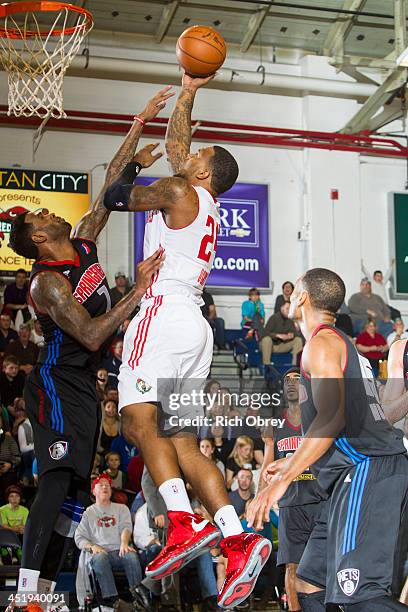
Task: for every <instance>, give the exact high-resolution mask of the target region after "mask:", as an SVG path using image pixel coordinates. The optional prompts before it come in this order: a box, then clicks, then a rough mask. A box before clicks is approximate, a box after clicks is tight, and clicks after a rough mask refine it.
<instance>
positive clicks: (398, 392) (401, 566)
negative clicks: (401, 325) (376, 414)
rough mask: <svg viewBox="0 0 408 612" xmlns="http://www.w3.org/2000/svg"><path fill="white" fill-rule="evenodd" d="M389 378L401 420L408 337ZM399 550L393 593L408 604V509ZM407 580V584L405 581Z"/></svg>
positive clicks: (395, 414)
mask: <svg viewBox="0 0 408 612" xmlns="http://www.w3.org/2000/svg"><path fill="white" fill-rule="evenodd" d="M387 369H388V379H387V384H386V385H385V389H384V393H383V396H382V406H383V409H384V414H385V416H386V417H387V419H388V420H389V422H390V423H392V424H393V423H398V421H401V420H402V419H403V418H406V416H407V414H408V341H407V340H398V341H397V342H394V343H393V344H392V346H391V348H390V352H389V354H388V363H387ZM398 544H399V547H398V548H399V554H398V555H397V562H396V564H395V570H394V581H393V593H394V594H395V595H397V596H398V595H399V594H401V595H400V601H401V602H402V603H404V604H408V579H407V580H405V572H404V570H405V562H406V559H407V551H408V512H407V509H406V511H405V515H404V517H403V520H402V524H401V531H400V535H399V538H398ZM404 580H405V585H404Z"/></svg>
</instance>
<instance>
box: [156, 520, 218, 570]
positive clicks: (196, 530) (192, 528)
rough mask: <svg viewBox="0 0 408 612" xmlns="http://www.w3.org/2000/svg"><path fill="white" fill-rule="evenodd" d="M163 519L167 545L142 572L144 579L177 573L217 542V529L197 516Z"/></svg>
mask: <svg viewBox="0 0 408 612" xmlns="http://www.w3.org/2000/svg"><path fill="white" fill-rule="evenodd" d="M167 516H168V518H169V527H168V531H167V544H166V546H165V547H164V548H163V549H162V550H161V551H160V553H159V554H158V555H157V557H156V558H155V559H153V561H151V562H150V563H149V565H148V566H147V568H146V577H148V578H153V579H154V580H160V579H161V578H164V577H165V576H168V575H169V574H173V573H174V572H178V571H179V570H180V569H181V568H182V567H184V566H185V565H187V563H190V561H192V560H193V559H195V558H196V557H199V556H200V555H202V554H204V553H205V552H208V551H209V550H211V548H214V546H217V544H218V542H219V541H220V539H221V533H220V532H219V531H218V529H217V528H216V527H214V526H213V525H211V523H209V522H208V521H206V520H204V519H203V518H202V517H201V516H199V515H198V514H190V513H189V512H173V511H169V512H168V513H167Z"/></svg>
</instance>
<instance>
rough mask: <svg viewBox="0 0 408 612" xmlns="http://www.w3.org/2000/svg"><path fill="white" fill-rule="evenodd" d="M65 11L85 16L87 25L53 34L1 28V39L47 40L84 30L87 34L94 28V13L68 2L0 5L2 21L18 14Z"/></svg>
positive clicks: (7, 3) (53, 31) (8, 3)
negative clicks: (49, 37)
mask: <svg viewBox="0 0 408 612" xmlns="http://www.w3.org/2000/svg"><path fill="white" fill-rule="evenodd" d="M63 9H67V10H69V11H71V12H72V13H78V14H80V15H84V16H85V17H86V21H85V23H83V24H81V25H77V26H72V27H70V28H65V29H64V30H61V29H59V30H52V31H51V32H50V31H49V30H48V31H46V30H44V31H43V30H41V31H39V32H38V31H35V30H27V31H26V32H21V31H20V30H19V29H17V28H6V27H5V26H0V37H1V38H14V39H19V40H22V39H26V38H33V37H35V36H40V37H41V38H45V37H47V36H49V35H51V36H60V35H61V34H66V35H68V36H70V35H71V34H74V33H75V32H77V31H78V30H84V31H85V32H88V31H89V30H90V29H91V28H92V26H93V17H92V13H90V12H89V11H88V10H87V9H85V8H83V7H82V6H76V5H75V4H70V3H68V2H40V1H29V2H5V3H3V4H0V19H5V18H6V17H9V16H10V15H17V14H18V13H34V12H52V11H60V10H63Z"/></svg>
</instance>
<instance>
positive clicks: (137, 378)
mask: <svg viewBox="0 0 408 612" xmlns="http://www.w3.org/2000/svg"><path fill="white" fill-rule="evenodd" d="M213 343H214V338H213V332H212V330H211V327H210V325H209V324H208V322H207V321H206V319H205V318H204V317H203V315H202V313H201V309H200V307H199V306H198V305H197V304H196V303H195V302H193V301H192V300H191V299H189V298H188V297H186V296H182V295H161V296H157V297H154V298H150V299H148V300H145V301H143V302H142V304H141V308H140V311H139V312H138V314H137V315H136V316H135V317H134V318H133V319H132V321H131V322H130V324H129V327H128V328H127V331H126V334H125V339H124V343H123V355H122V365H121V367H120V372H119V386H118V390H119V411H120V410H121V409H122V408H123V407H124V406H129V405H130V404H139V403H145V402H147V403H154V402H158V401H160V398H159V397H158V381H160V380H174V381H177V382H178V388H182V382H183V380H187V379H197V380H202V381H204V382H205V380H206V378H207V377H208V374H209V371H210V366H211V360H212V356H213Z"/></svg>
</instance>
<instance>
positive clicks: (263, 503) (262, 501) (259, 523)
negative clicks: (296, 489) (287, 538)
mask: <svg viewBox="0 0 408 612" xmlns="http://www.w3.org/2000/svg"><path fill="white" fill-rule="evenodd" d="M287 488H288V483H287V482H286V481H285V480H283V479H282V478H281V477H280V476H274V478H273V479H272V480H271V482H270V484H268V486H267V487H265V488H264V489H263V490H262V491H260V492H259V493H258V494H257V495H256V497H255V498H254V499H253V500H252V501H251V503H250V504H249V506H248V510H247V513H246V516H247V521H248V527H253V528H254V529H255V530H256V531H260V530H261V529H262V527H263V525H264V523H269V521H270V518H269V515H270V512H271V509H272V508H273V507H274V506H275V505H276V504H277V503H278V501H279V500H280V499H281V497H283V495H284V494H285V493H286V489H287Z"/></svg>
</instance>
